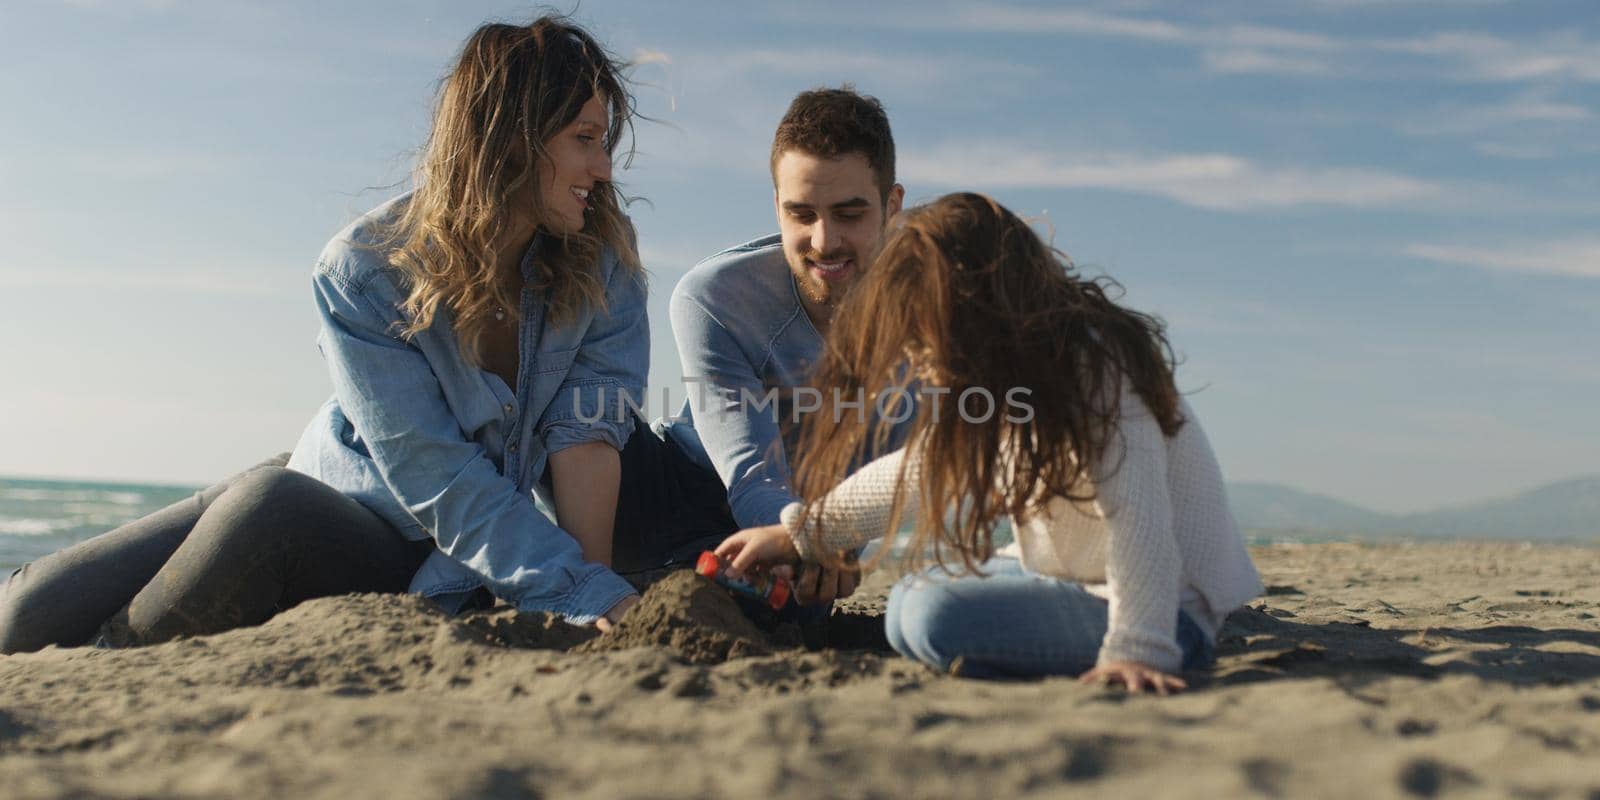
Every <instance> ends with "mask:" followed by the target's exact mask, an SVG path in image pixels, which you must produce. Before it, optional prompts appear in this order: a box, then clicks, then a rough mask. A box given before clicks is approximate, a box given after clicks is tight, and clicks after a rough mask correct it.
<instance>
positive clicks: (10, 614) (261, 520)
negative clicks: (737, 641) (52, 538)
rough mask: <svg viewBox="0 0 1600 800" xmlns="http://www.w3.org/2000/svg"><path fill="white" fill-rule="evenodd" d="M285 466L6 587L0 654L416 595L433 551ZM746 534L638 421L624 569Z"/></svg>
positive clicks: (50, 562) (122, 531) (620, 567)
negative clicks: (324, 603) (411, 590)
mask: <svg viewBox="0 0 1600 800" xmlns="http://www.w3.org/2000/svg"><path fill="white" fill-rule="evenodd" d="M287 459H288V456H287V454H285V455H282V456H279V457H277V458H274V459H269V460H267V461H265V462H262V463H261V464H258V465H256V466H255V467H252V468H250V469H248V470H246V471H244V472H241V473H239V474H238V475H235V476H233V477H231V478H228V479H227V480H224V481H222V482H221V483H218V484H217V485H215V486H212V487H210V488H207V489H205V490H204V491H201V492H198V493H196V494H195V496H194V497H191V498H189V499H187V500H183V501H180V502H178V503H174V504H173V505H170V506H168V507H166V508H164V509H162V510H160V511H157V512H155V513H154V514H151V515H149V516H147V517H144V518H143V519H139V520H136V521H134V522H130V523H128V524H127V525H124V526H122V527H120V528H117V529H116V530H113V531H110V532H108V533H104V534H101V535H100V536H97V537H95V538H93V539H90V540H88V541H84V542H79V543H78V544H75V545H73V546H71V547H68V548H66V549H63V550H60V551H58V552H56V553H52V554H50V555H48V556H45V557H44V558H41V559H39V560H37V561H34V562H32V563H30V564H27V565H25V566H23V567H22V568H21V569H19V570H17V571H16V572H15V573H13V574H12V576H11V579H10V580H9V581H8V582H7V583H6V584H5V585H3V586H0V653H19V652H27V651H32V650H38V649H40V648H43V647H46V646H49V645H52V644H54V645H61V646H64V647H73V646H78V645H82V644H86V643H88V642H89V641H90V640H91V639H92V638H93V637H94V636H95V634H96V633H97V632H98V631H99V630H100V628H101V625H103V624H104V623H105V622H106V621H107V620H108V619H110V618H112V617H113V616H117V615H118V614H119V612H121V611H123V610H126V612H127V628H128V631H127V632H128V633H129V634H131V638H132V639H134V640H136V641H139V642H143V643H154V642H160V641H166V640H168V639H171V638H174V637H177V636H186V635H201V634H207V633H216V632H219V631H224V630H229V629H231V628H236V627H240V626H243V625H256V624H260V623H262V622H265V621H266V620H267V619H269V618H271V617H272V615H274V614H276V613H278V612H279V611H282V610H284V609H287V608H290V607H293V606H295V605H297V604H299V603H301V602H303V601H305V600H309V599H312V598H316V597H327V596H330V595H338V594H347V593H351V592H403V591H405V590H406V588H407V587H408V586H409V585H410V583H411V577H412V575H413V574H415V573H416V571H417V568H418V567H420V566H421V565H422V561H423V559H424V558H426V557H427V555H428V554H429V553H430V552H432V550H433V542H432V541H431V540H430V541H424V542H413V541H408V540H406V539H405V538H403V537H402V536H400V534H399V533H398V532H396V531H395V529H394V528H393V527H392V526H391V525H389V524H388V523H387V522H385V521H384V520H383V519H382V518H381V517H379V516H378V515H376V514H374V513H373V512H371V511H370V510H368V509H367V508H366V507H365V506H362V505H361V504H360V503H357V502H355V501H354V500H351V499H350V498H348V497H345V496H344V495H343V494H340V493H339V492H338V491H336V490H334V489H332V488H330V487H328V486H327V485H325V484H323V483H321V482H319V481H317V480H315V479H313V478H310V477H307V476H305V475H302V474H300V473H297V472H292V471H290V470H287V469H284V468H283V464H285V463H287ZM735 527H736V526H735V525H734V523H733V516H732V514H731V512H729V510H728V505H727V494H726V491H725V490H724V489H723V486H722V482H721V481H720V480H718V478H717V476H716V475H715V474H714V473H711V472H709V471H708V470H705V469H703V468H701V467H699V466H698V465H696V464H695V463H694V462H692V461H691V460H689V459H688V458H687V457H686V456H685V455H684V454H683V453H682V452H680V451H679V450H678V449H677V447H676V445H675V444H673V443H672V442H669V441H662V439H661V438H660V437H658V436H656V435H655V434H654V433H652V432H651V431H650V429H649V426H647V425H646V424H644V421H643V420H638V421H637V424H636V426H635V430H634V433H633V436H632V437H631V438H630V439H629V440H628V444H627V446H626V447H625V448H623V450H622V486H621V491H620V497H619V503H618V507H617V516H616V526H615V531H616V532H615V547H614V550H615V555H614V566H615V568H616V569H617V571H618V572H620V573H622V574H623V575H624V576H625V577H629V578H630V579H631V578H634V577H635V576H637V577H639V578H643V579H647V578H648V576H650V575H651V574H652V573H654V572H656V571H658V570H660V569H661V568H664V567H668V566H669V565H672V564H682V563H685V562H692V561H693V560H694V557H695V556H696V555H697V554H698V553H699V552H700V550H701V549H709V548H710V547H715V546H716V544H717V543H718V542H720V541H722V539H723V538H725V537H726V536H727V535H728V534H730V533H732V532H733V531H734V529H735ZM487 599H489V600H490V601H492V598H487Z"/></svg>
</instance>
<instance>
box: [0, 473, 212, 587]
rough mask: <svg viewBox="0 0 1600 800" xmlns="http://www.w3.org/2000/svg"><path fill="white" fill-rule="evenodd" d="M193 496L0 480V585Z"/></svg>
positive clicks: (172, 489) (142, 487)
mask: <svg viewBox="0 0 1600 800" xmlns="http://www.w3.org/2000/svg"><path fill="white" fill-rule="evenodd" d="M194 492H195V487H193V486H154V485H146V484H137V483H90V482H85V481H51V480H37V479H31V478H0V579H4V578H5V577H7V576H9V575H10V574H11V572H12V571H13V570H15V569H16V568H17V567H20V566H22V565H23V564H25V563H27V562H29V561H32V560H34V559H36V558H38V557H40V556H43V555H47V554H49V553H53V552H55V551H57V550H60V549H61V548H63V547H67V546H69V545H72V544H75V543H77V542H81V541H83V540H84V539H88V538H91V537H93V536H97V535H99V534H101V533H105V532H106V531H109V530H111V529H112V528H115V527H117V526H118V525H121V524H123V523H124V522H129V521H131V520H135V519H138V518H139V517H142V516H144V515H145V514H148V513H150V512H152V511H155V510H157V509H160V508H164V507H166V506H168V505H171V504H172V503H175V502H177V501H179V500H182V499H184V498H186V497H188V496H190V495H192V494H194Z"/></svg>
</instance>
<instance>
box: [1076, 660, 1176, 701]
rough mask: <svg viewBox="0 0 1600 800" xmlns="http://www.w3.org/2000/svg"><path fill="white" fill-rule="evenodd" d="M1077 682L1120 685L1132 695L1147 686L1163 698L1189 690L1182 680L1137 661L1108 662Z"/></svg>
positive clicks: (1079, 677) (1079, 678) (1081, 676)
mask: <svg viewBox="0 0 1600 800" xmlns="http://www.w3.org/2000/svg"><path fill="white" fill-rule="evenodd" d="M1078 682H1079V683H1097V684H1100V685H1102V686H1104V685H1109V684H1113V683H1120V684H1122V685H1123V686H1126V687H1128V691H1130V692H1133V693H1134V694H1139V693H1140V692H1143V691H1144V687H1146V686H1149V687H1150V688H1151V689H1154V690H1155V692H1156V694H1159V695H1161V696H1163V697H1165V696H1167V695H1169V694H1172V693H1174V692H1181V691H1183V690H1184V689H1187V688H1189V684H1188V683H1185V682H1184V680H1183V679H1182V678H1180V677H1178V676H1176V675H1168V674H1167V673H1165V672H1162V671H1161V670H1159V669H1156V668H1155V667H1152V666H1150V665H1148V664H1141V663H1139V662H1137V661H1108V662H1106V663H1104V664H1101V665H1099V666H1097V667H1095V668H1094V669H1091V670H1089V671H1088V672H1085V673H1083V674H1082V675H1079V676H1078Z"/></svg>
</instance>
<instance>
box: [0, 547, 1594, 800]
mask: <svg viewBox="0 0 1600 800" xmlns="http://www.w3.org/2000/svg"><path fill="white" fill-rule="evenodd" d="M1253 555H1254V557H1255V559H1256V563H1257V565H1258V567H1259V568H1260V570H1261V572H1262V576H1263V579H1264V580H1265V582H1266V583H1267V585H1268V589H1267V592H1266V594H1265V595H1264V596H1262V597H1261V598H1258V599H1257V600H1256V601H1254V602H1252V603H1251V604H1250V606H1249V607H1248V608H1246V609H1243V610H1241V611H1239V612H1237V613H1236V614H1234V615H1233V617H1231V618H1230V619H1229V621H1228V624H1227V625H1226V626H1225V627H1224V629H1223V631H1222V634H1221V637H1220V641H1219V660H1218V663H1217V665H1216V668H1215V669H1214V670H1212V671H1210V672H1207V673H1195V674H1190V675H1188V676H1186V677H1188V678H1189V680H1190V682H1191V686H1192V688H1191V689H1190V691H1188V692H1186V693H1184V694H1181V695H1177V696H1174V697H1167V698H1158V697H1153V696H1130V695H1128V694H1127V693H1125V692H1123V691H1122V690H1120V689H1114V688H1103V687H1092V686H1084V685H1080V684H1078V683H1076V682H1075V681H1073V680H1071V679H1051V680H1043V681H1031V682H980V681H974V680H967V679H961V678H955V677H951V676H948V675H944V674H940V673H937V672H934V671H932V670H930V669H927V668H924V667H922V666H919V665H917V664H914V663H912V662H908V661H906V660H904V659H901V658H899V657H897V656H895V655H894V654H893V653H892V652H888V651H886V650H884V649H883V647H882V643H881V639H879V638H877V637H876V636H874V630H875V629H874V624H875V622H876V618H875V615H876V614H877V613H879V612H880V611H881V608H882V601H883V595H884V592H885V590H886V588H887V586H888V584H889V578H890V576H889V575H888V573H886V572H885V573H878V574H874V575H872V576H869V580H868V581H867V582H866V583H865V584H864V585H863V588H862V590H861V591H860V592H858V593H857V595H856V596H855V597H853V598H851V599H850V600H849V601H848V602H845V603H842V604H841V605H840V607H839V608H838V609H837V611H836V620H837V621H838V624H837V625H836V626H835V629H834V630H833V632H832V634H831V639H830V641H829V643H830V644H832V645H833V646H834V647H832V648H825V649H821V650H817V651H808V650H806V649H804V648H803V647H801V646H800V642H799V637H798V636H797V635H795V634H796V632H795V631H794V630H793V629H780V630H778V631H777V632H776V634H767V633H763V632H762V631H760V630H758V629H757V628H756V627H754V626H753V625H752V624H751V623H750V622H749V621H748V620H746V619H745V618H743V617H742V616H740V615H739V614H738V612H737V611H736V609H735V608H734V606H733V604H732V603H731V601H729V600H728V599H727V598H726V596H725V595H723V594H721V593H720V592H721V590H720V589H717V588H716V587H714V586H711V585H710V584H707V583H704V582H701V581H700V580H699V579H697V578H694V577H693V576H692V575H690V574H688V573H679V574H676V575H673V576H669V577H668V578H666V579H664V580H663V581H661V582H660V583H659V584H658V585H657V587H656V588H655V589H653V590H652V591H651V592H650V593H648V594H647V595H646V598H645V601H644V602H643V603H641V604H640V606H639V607H638V608H636V609H635V610H634V611H633V612H630V614H629V616H628V617H627V618H625V619H624V620H623V623H622V625H621V626H620V628H619V630H618V631H616V632H614V633H612V634H609V635H607V636H605V637H599V636H597V634H596V633H595V632H594V631H592V630H590V629H581V628H574V627H571V626H568V625H566V624H564V623H561V622H558V621H555V620H552V619H549V618H547V617H544V616H543V615H538V614H521V615H518V614H515V613H513V612H511V611H508V610H500V611H495V612H483V613H479V614H477V615H474V616H470V617H466V618H459V619H451V618H448V617H445V616H443V615H441V614H440V613H438V612H437V611H435V610H433V609H432V608H431V607H430V606H429V605H428V604H427V603H426V602H425V601H423V600H421V599H419V598H416V597H412V596H376V595H367V596H348V597H339V598H328V599H323V600H317V601H313V602H310V603H306V604H303V605H301V606H299V607H297V608H294V609H291V610H289V611H287V612H285V613H283V614H281V615H279V616H278V617H277V618H275V619H273V620H272V621H270V622H268V623H267V624H265V625H262V626H259V627H255V628H249V629H243V630H237V631H232V632H229V633H225V634H221V635H217V636H211V637H203V638H197V639H189V640H180V641H177V642H172V643H168V644H164V645H159V646H154V647H148V648H136V649H128V650H96V649H91V648H80V649H66V650H62V649H50V650H46V651H44V652H41V653H35V654H25V655H18V656H9V657H0V786H3V787H5V788H4V790H3V791H0V794H3V795H4V796H6V797H8V798H46V797H236V798H267V797H328V798H336V797H337V798H348V797H384V798H454V797H461V798H467V797H596V798H600V797H606V798H611V797H652V798H655V797H751V796H756V797H760V796H769V797H808V798H814V797H1010V796H1056V795H1065V794H1073V793H1077V792H1083V793H1089V792H1094V793H1108V794H1102V796H1109V797H1162V796H1172V797H1179V796H1181V797H1232V796H1264V797H1361V798H1382V797H1435V796H1441V797H1457V796H1459V797H1508V796H1514V797H1541V798H1542V797H1594V796H1600V625H1597V618H1596V616H1595V615H1596V614H1600V550H1595V549H1590V548H1586V547H1566V546H1533V545H1521V544H1509V543H1430V544H1406V543H1401V544H1381V545H1374V544H1359V543H1328V544H1307V545H1277V546H1269V547H1258V548H1255V549H1254V550H1253Z"/></svg>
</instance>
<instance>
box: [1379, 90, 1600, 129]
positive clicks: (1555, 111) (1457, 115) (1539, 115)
mask: <svg viewBox="0 0 1600 800" xmlns="http://www.w3.org/2000/svg"><path fill="white" fill-rule="evenodd" d="M1594 116H1595V115H1594V112H1593V111H1590V110H1589V109H1588V108H1587V107H1585V106H1581V105H1577V104H1574V103H1558V102H1551V101H1548V100H1540V99H1533V98H1522V99H1516V100H1512V101H1509V102H1505V103H1496V104H1491V105H1482V106H1442V107H1439V108H1436V109H1434V110H1432V111H1429V112H1428V113H1427V115H1426V116H1423V117H1419V118H1416V119H1412V120H1409V121H1406V122H1402V123H1401V124H1400V126H1399V128H1400V132H1401V133H1406V134H1410V135H1413V136H1436V135H1441V134H1462V133H1476V132H1479V131H1485V130H1490V129H1494V128H1501V127H1505V126H1514V125H1520V124H1523V123H1529V122H1534V123H1540V122H1545V123H1548V122H1555V123H1561V122H1584V121H1587V120H1591V119H1593V118H1594Z"/></svg>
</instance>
